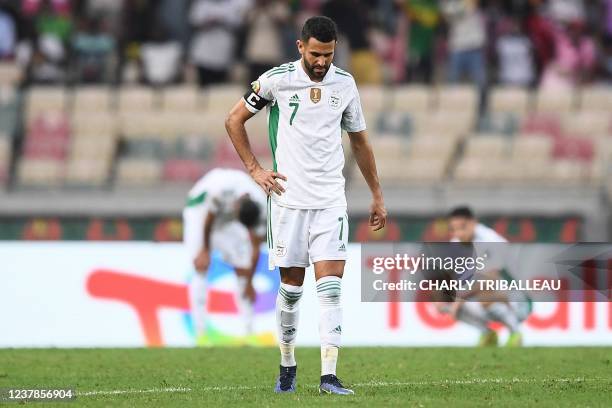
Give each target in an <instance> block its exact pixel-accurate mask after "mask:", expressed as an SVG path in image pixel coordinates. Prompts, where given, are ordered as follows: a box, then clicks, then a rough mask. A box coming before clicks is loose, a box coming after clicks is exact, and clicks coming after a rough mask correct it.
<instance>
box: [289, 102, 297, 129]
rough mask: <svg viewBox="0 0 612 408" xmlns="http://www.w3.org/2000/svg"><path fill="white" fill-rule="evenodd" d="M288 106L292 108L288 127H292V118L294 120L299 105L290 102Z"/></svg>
mask: <svg viewBox="0 0 612 408" xmlns="http://www.w3.org/2000/svg"><path fill="white" fill-rule="evenodd" d="M289 106H290V107H292V108H293V112H291V118H290V119H289V125H290V126H293V118H295V114H296V113H297V111H298V108H299V107H300V104H299V103H297V102H290V103H289Z"/></svg>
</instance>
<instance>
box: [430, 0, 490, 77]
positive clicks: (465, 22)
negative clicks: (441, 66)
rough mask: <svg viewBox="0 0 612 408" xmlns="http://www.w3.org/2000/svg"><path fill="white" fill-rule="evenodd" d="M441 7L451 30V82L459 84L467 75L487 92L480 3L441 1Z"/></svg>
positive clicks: (484, 34) (457, 0) (461, 0)
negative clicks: (485, 88) (485, 87)
mask: <svg viewBox="0 0 612 408" xmlns="http://www.w3.org/2000/svg"><path fill="white" fill-rule="evenodd" d="M441 7H442V12H443V15H444V17H445V19H446V21H447V23H448V26H449V39H448V47H449V67H448V69H449V73H448V79H449V81H451V82H459V81H460V80H461V79H462V77H463V76H464V75H465V76H467V77H468V78H469V79H470V80H471V81H472V82H474V83H475V84H477V85H478V86H479V87H480V88H484V86H485V85H486V66H485V55H484V46H485V42H486V27H485V22H484V18H483V16H482V15H481V13H480V11H479V10H478V5H477V1H476V0H442V4H441Z"/></svg>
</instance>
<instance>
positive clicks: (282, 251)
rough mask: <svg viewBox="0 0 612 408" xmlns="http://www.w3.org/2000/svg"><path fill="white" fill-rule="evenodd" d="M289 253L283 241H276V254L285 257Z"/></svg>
mask: <svg viewBox="0 0 612 408" xmlns="http://www.w3.org/2000/svg"><path fill="white" fill-rule="evenodd" d="M285 255H287V247H286V246H285V244H284V243H282V242H277V243H276V256H278V257H283V256H285Z"/></svg>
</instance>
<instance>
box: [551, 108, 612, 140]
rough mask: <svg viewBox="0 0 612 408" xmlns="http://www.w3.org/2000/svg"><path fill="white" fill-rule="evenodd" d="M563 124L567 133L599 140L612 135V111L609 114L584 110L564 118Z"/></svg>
mask: <svg viewBox="0 0 612 408" xmlns="http://www.w3.org/2000/svg"><path fill="white" fill-rule="evenodd" d="M561 123H562V126H563V130H564V131H565V132H567V133H574V134H581V135H584V136H585V137H588V138H597V137H600V136H602V135H606V134H609V133H612V110H610V111H607V112H603V111H587V110H582V111H580V112H576V113H573V114H570V115H565V116H563V118H562V119H561Z"/></svg>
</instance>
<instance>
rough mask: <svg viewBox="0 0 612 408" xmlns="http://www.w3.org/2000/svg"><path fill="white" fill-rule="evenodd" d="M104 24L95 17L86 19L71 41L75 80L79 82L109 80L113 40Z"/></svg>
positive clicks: (113, 49)
mask: <svg viewBox="0 0 612 408" xmlns="http://www.w3.org/2000/svg"><path fill="white" fill-rule="evenodd" d="M104 24H105V22H104V20H102V19H101V18H99V17H97V16H96V17H89V18H86V19H84V20H83V21H82V22H81V28H80V29H79V30H78V31H77V33H76V35H75V36H74V37H73V39H72V49H73V51H74V64H75V72H76V80H77V81H79V82H85V83H96V82H109V81H110V80H111V75H112V68H113V67H112V62H113V53H114V51H115V39H114V38H113V36H111V35H110V33H108V31H107V30H106V29H105V27H104Z"/></svg>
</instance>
